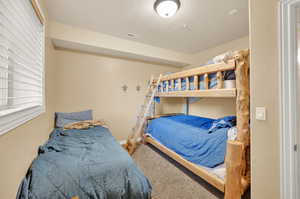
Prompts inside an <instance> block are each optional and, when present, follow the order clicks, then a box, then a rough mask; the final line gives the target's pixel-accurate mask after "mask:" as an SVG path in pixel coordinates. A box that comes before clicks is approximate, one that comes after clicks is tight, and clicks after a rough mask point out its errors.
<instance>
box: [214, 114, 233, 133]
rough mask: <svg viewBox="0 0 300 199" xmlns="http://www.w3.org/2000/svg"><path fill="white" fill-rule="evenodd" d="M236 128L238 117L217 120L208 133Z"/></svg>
mask: <svg viewBox="0 0 300 199" xmlns="http://www.w3.org/2000/svg"><path fill="white" fill-rule="evenodd" d="M234 126H236V116H227V117H223V118H219V119H217V120H215V121H214V122H213V124H212V126H211V127H210V129H209V130H208V131H209V132H208V133H212V132H214V131H216V130H217V129H220V128H231V127H234Z"/></svg>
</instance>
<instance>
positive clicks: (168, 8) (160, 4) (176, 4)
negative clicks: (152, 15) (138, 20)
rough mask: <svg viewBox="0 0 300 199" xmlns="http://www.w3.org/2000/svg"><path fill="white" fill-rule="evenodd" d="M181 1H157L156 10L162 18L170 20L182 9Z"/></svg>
mask: <svg viewBox="0 0 300 199" xmlns="http://www.w3.org/2000/svg"><path fill="white" fill-rule="evenodd" d="M180 5H181V4H180V1H179V0H156V2H155V3H154V10H155V11H156V12H157V14H158V15H159V16H161V17H164V18H168V17H172V16H174V15H175V14H176V12H177V11H178V10H179V8H180Z"/></svg>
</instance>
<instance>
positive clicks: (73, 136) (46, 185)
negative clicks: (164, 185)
mask: <svg viewBox="0 0 300 199" xmlns="http://www.w3.org/2000/svg"><path fill="white" fill-rule="evenodd" d="M38 153H39V154H38V157H37V158H36V159H35V160H34V161H33V163H32V165H31V166H30V168H29V170H28V172H27V174H26V177H25V178H24V180H23V181H22V183H21V185H20V188H19V191H18V194H17V199H60V198H61V199H71V198H73V197H76V198H80V199H84V198H95V199H96V198H103V199H104V198H105V199H118V198H120V199H121V198H122V199H150V198H151V185H150V183H149V181H148V180H147V178H146V177H145V176H144V175H143V173H142V172H141V171H140V170H139V169H138V168H137V166H136V165H135V163H134V162H133V160H132V159H131V157H130V156H129V155H128V153H127V152H126V151H125V150H123V148H122V147H121V146H120V144H119V143H118V142H117V141H116V140H115V138H114V137H113V136H112V135H111V133H110V132H109V130H108V129H107V128H104V127H101V126H97V127H93V128H89V129H82V130H76V129H70V130H63V129H62V128H56V129H54V131H53V132H52V133H51V135H50V138H49V140H48V142H47V143H46V144H44V145H43V146H41V147H40V148H39V152H38Z"/></svg>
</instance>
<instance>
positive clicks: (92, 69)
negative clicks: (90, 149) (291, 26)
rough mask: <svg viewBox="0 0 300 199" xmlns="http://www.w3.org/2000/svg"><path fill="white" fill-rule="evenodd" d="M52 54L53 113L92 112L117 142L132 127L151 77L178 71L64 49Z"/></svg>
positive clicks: (126, 134)
mask: <svg viewBox="0 0 300 199" xmlns="http://www.w3.org/2000/svg"><path fill="white" fill-rule="evenodd" d="M56 53H57V54H56V55H57V57H56V58H57V71H56V77H57V85H58V86H57V90H56V111H79V110H84V109H93V110H94V118H95V119H105V120H106V121H107V123H108V125H109V126H110V127H111V131H112V134H113V135H114V136H115V137H116V138H117V139H118V140H124V139H126V138H127V137H128V135H129V133H130V130H131V129H132V127H133V126H134V122H135V119H136V116H137V112H138V110H139V107H140V105H141V104H142V102H143V99H144V95H145V90H146V85H147V82H148V80H149V79H150V77H151V75H156V76H158V75H159V74H160V73H164V72H170V71H178V70H179V69H177V68H174V67H169V66H162V65H155V64H150V63H143V62H138V61H133V60H125V59H118V58H113V57H105V56H98V55H93V54H87V53H80V52H74V51H67V50H58V51H57V52H56ZM125 84H126V85H127V86H128V91H127V92H123V90H122V86H123V85H125ZM137 85H140V86H141V88H142V90H141V91H140V92H137V91H136V86H137ZM173 104H174V103H173ZM170 111H171V110H170Z"/></svg>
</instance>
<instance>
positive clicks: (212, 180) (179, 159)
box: [145, 136, 225, 192]
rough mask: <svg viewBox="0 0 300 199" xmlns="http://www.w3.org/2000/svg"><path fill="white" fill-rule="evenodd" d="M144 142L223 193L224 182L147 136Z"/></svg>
mask: <svg viewBox="0 0 300 199" xmlns="http://www.w3.org/2000/svg"><path fill="white" fill-rule="evenodd" d="M145 142H147V143H150V144H151V145H153V146H155V147H156V148H158V149H159V150H160V151H161V152H163V153H165V154H166V155H168V156H169V157H171V158H172V159H174V160H175V161H176V162H178V163H179V164H181V165H182V166H184V167H185V168H187V169H189V170H190V171H191V172H193V173H194V174H195V175H197V176H199V177H201V178H203V179H204V180H205V181H207V182H208V183H210V184H211V185H213V186H214V187H216V188H217V189H218V190H220V191H222V192H224V191H225V182H224V181H223V180H222V179H220V178H218V177H217V176H215V175H214V174H212V173H209V172H208V171H206V170H205V169H203V168H201V167H199V166H198V165H196V164H194V163H192V162H189V161H187V160H185V159H184V158H182V157H181V156H180V155H178V154H177V153H175V152H174V151H172V150H170V149H168V148H167V147H165V146H164V145H162V144H160V143H159V142H157V141H155V140H154V139H152V138H151V137H149V136H147V137H146V138H145Z"/></svg>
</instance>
